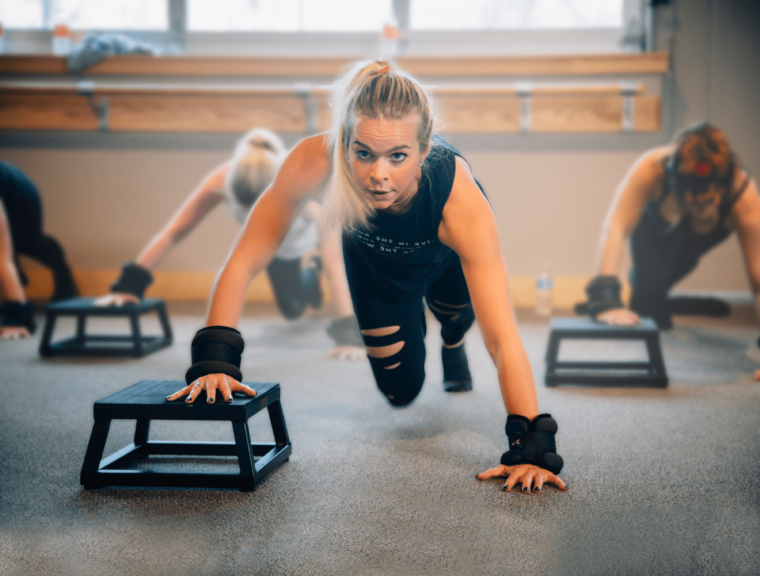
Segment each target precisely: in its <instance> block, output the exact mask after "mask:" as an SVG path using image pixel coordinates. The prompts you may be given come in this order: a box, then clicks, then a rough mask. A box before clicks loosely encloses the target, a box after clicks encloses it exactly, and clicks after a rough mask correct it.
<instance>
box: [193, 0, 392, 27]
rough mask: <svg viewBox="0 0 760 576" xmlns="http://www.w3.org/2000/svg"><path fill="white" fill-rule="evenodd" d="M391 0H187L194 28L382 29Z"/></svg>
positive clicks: (388, 12)
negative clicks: (370, 0)
mask: <svg viewBox="0 0 760 576" xmlns="http://www.w3.org/2000/svg"><path fill="white" fill-rule="evenodd" d="M390 13H391V0H373V1H372V2H361V1H359V0H187V28H188V30H191V31H216V32H223V31H252V30H261V31H271V32H299V31H301V32H364V31H371V32H379V31H380V29H381V27H382V25H383V22H384V20H385V19H386V18H387V17H388V16H389V15H390Z"/></svg>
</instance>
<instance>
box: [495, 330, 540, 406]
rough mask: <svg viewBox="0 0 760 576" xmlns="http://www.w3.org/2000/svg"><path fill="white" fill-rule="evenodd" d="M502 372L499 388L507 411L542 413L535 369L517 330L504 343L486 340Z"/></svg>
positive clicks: (500, 372)
mask: <svg viewBox="0 0 760 576" xmlns="http://www.w3.org/2000/svg"><path fill="white" fill-rule="evenodd" d="M486 347H487V348H488V351H489V353H490V354H491V358H492V360H493V362H494V364H495V365H496V370H497V372H498V376H499V388H500V389H501V397H502V400H503V401H504V407H505V408H506V410H507V413H508V414H519V415H521V416H525V417H526V418H530V419H533V418H535V417H536V416H538V414H539V413H540V410H539V407H538V397H537V396H536V386H535V383H534V381H533V371H532V370H531V367H530V362H529V361H528V356H527V355H526V354H525V349H524V348H523V346H522V342H521V341H520V336H519V334H517V331H516V330H515V331H514V333H513V334H511V335H510V337H509V339H508V340H506V341H505V342H504V343H503V344H501V345H498V344H497V345H495V346H490V345H488V343H486Z"/></svg>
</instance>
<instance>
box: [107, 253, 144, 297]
mask: <svg viewBox="0 0 760 576" xmlns="http://www.w3.org/2000/svg"><path fill="white" fill-rule="evenodd" d="M152 283H153V274H151V273H150V270H148V269H147V268H143V267H142V266H140V265H139V264H135V263H134V262H127V263H126V264H124V266H122V268H121V276H119V279H118V280H117V281H116V282H114V283H113V284H111V292H124V293H126V294H134V295H135V296H137V297H138V298H140V299H142V298H143V296H144V295H145V289H146V288H147V287H148V286H150V285H151V284H152Z"/></svg>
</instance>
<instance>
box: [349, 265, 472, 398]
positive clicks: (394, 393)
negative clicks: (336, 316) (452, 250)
mask: <svg viewBox="0 0 760 576" xmlns="http://www.w3.org/2000/svg"><path fill="white" fill-rule="evenodd" d="M442 266H443V268H442V270H441V274H440V275H438V276H437V278H435V279H434V280H433V281H432V282H431V283H430V284H428V285H424V286H421V287H419V288H418V289H417V290H415V291H412V292H409V293H407V294H405V295H404V296H403V297H400V298H391V297H389V296H388V295H387V294H386V293H384V292H383V291H382V290H380V289H379V288H378V287H377V285H376V284H373V283H372V282H370V281H369V280H367V279H366V278H364V277H362V276H361V275H359V274H358V273H356V271H355V270H354V269H353V267H352V265H351V262H350V260H349V259H348V258H346V275H347V278H348V285H349V288H350V289H351V299H352V300H353V303H354V311H355V312H356V318H357V320H358V321H359V328H360V329H361V330H371V329H373V328H386V327H393V326H398V327H399V329H398V330H397V331H396V332H394V333H392V334H389V335H387V336H367V335H365V334H362V338H363V339H364V344H365V345H366V346H380V347H382V346H389V345H392V344H397V343H399V342H403V346H402V348H401V349H400V350H399V351H398V352H396V353H395V354H392V355H390V356H388V357H387V358H375V357H373V356H369V363H370V366H371V367H372V372H373V374H374V376H375V381H376V382H377V387H378V388H379V389H380V391H381V392H382V393H383V394H385V396H386V397H387V398H388V400H389V401H390V403H391V404H393V405H394V406H405V405H407V404H409V403H410V402H412V400H414V399H415V398H416V397H417V395H418V394H419V393H420V390H421V389H422V384H423V382H424V381H425V340H424V339H425V333H426V323H425V305H424V304H423V302H422V298H423V296H424V298H425V300H426V301H427V304H428V307H429V308H430V310H431V311H432V312H433V315H434V316H435V317H436V318H437V319H438V321H439V322H440V323H441V336H442V337H443V342H444V343H445V344H456V343H458V342H459V341H461V340H462V338H464V335H465V333H466V332H467V330H469V328H470V326H472V323H473V322H474V321H475V314H474V312H473V309H472V303H471V302H470V293H469V291H468V290H467V283H466V282H465V279H464V274H463V272H462V265H461V263H460V262H459V258H457V257H454V258H452V259H450V260H449V261H447V262H446V263H444V264H443V265H442Z"/></svg>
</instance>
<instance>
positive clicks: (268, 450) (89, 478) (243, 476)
mask: <svg viewBox="0 0 760 576" xmlns="http://www.w3.org/2000/svg"><path fill="white" fill-rule="evenodd" d="M246 384H247V385H248V386H250V387H251V388H253V389H254V390H256V392H257V395H256V396H245V395H242V394H239V393H236V394H234V396H233V401H232V402H230V403H227V402H225V401H224V400H222V399H221V398H219V396H218V398H219V399H218V400H217V401H216V402H215V403H213V404H209V403H207V402H206V401H205V392H204V393H201V397H200V398H199V399H196V401H195V402H194V403H193V404H187V403H185V402H184V400H175V401H173V402H168V401H167V400H166V397H167V396H169V395H171V394H173V393H174V392H177V391H178V390H181V389H182V388H183V387H184V386H186V384H185V382H183V381H179V380H178V381H170V380H143V381H142V382H138V383H137V384H134V385H133V386H130V387H129V388H125V389H124V390H121V391H120V392H117V393H115V394H112V395H110V396H108V397H107V398H103V399H102V400H98V401H97V402H95V406H94V415H95V425H94V426H93V428H92V434H91V436H90V443H89V445H88V446H87V454H86V455H85V458H84V464H83V465H82V472H81V475H80V482H81V484H82V485H83V486H84V487H85V488H86V489H92V488H100V487H102V486H161V487H179V488H239V489H240V490H241V491H244V492H245V491H251V490H255V489H256V487H257V486H258V485H259V483H260V482H261V481H262V480H263V478H264V477H265V476H267V475H268V474H269V473H271V472H272V471H273V470H274V469H275V468H277V467H278V466H279V465H280V464H282V463H283V462H285V461H286V460H287V459H288V458H290V453H291V445H290V439H289V438H288V431H287V428H286V426H285V417H284V416H283V413H282V406H281V405H280V385H279V384H266V383H260V382H246ZM264 408H266V409H267V411H268V412H269V420H270V422H271V424H272V432H273V433H274V440H275V441H274V442H251V437H250V433H249V429H248V419H249V418H250V417H251V416H253V415H254V414H256V413H257V412H259V411H261V410H262V409H264ZM111 420H137V425H136V428H135V438H134V442H133V443H132V444H130V445H128V446H125V447H124V448H122V449H121V450H118V451H116V452H115V453H114V454H112V455H111V456H109V457H108V458H105V459H101V458H102V456H103V449H104V448H105V445H106V439H107V437H108V430H109V428H110V426H111ZM151 420H195V421H199V420H205V421H209V420H213V421H229V422H231V423H232V430H233V432H234V435H235V441H234V442H163V441H153V440H148V433H149V429H150V421H151ZM153 455H161V456H166V455H172V456H201V457H202V456H237V458H238V464H239V466H240V474H229V473H226V474H225V473H212V472H157V471H155V470H134V469H126V467H127V466H130V465H131V464H132V463H133V462H135V461H137V460H138V459H140V458H144V457H147V456H153ZM148 462H149V461H148Z"/></svg>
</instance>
